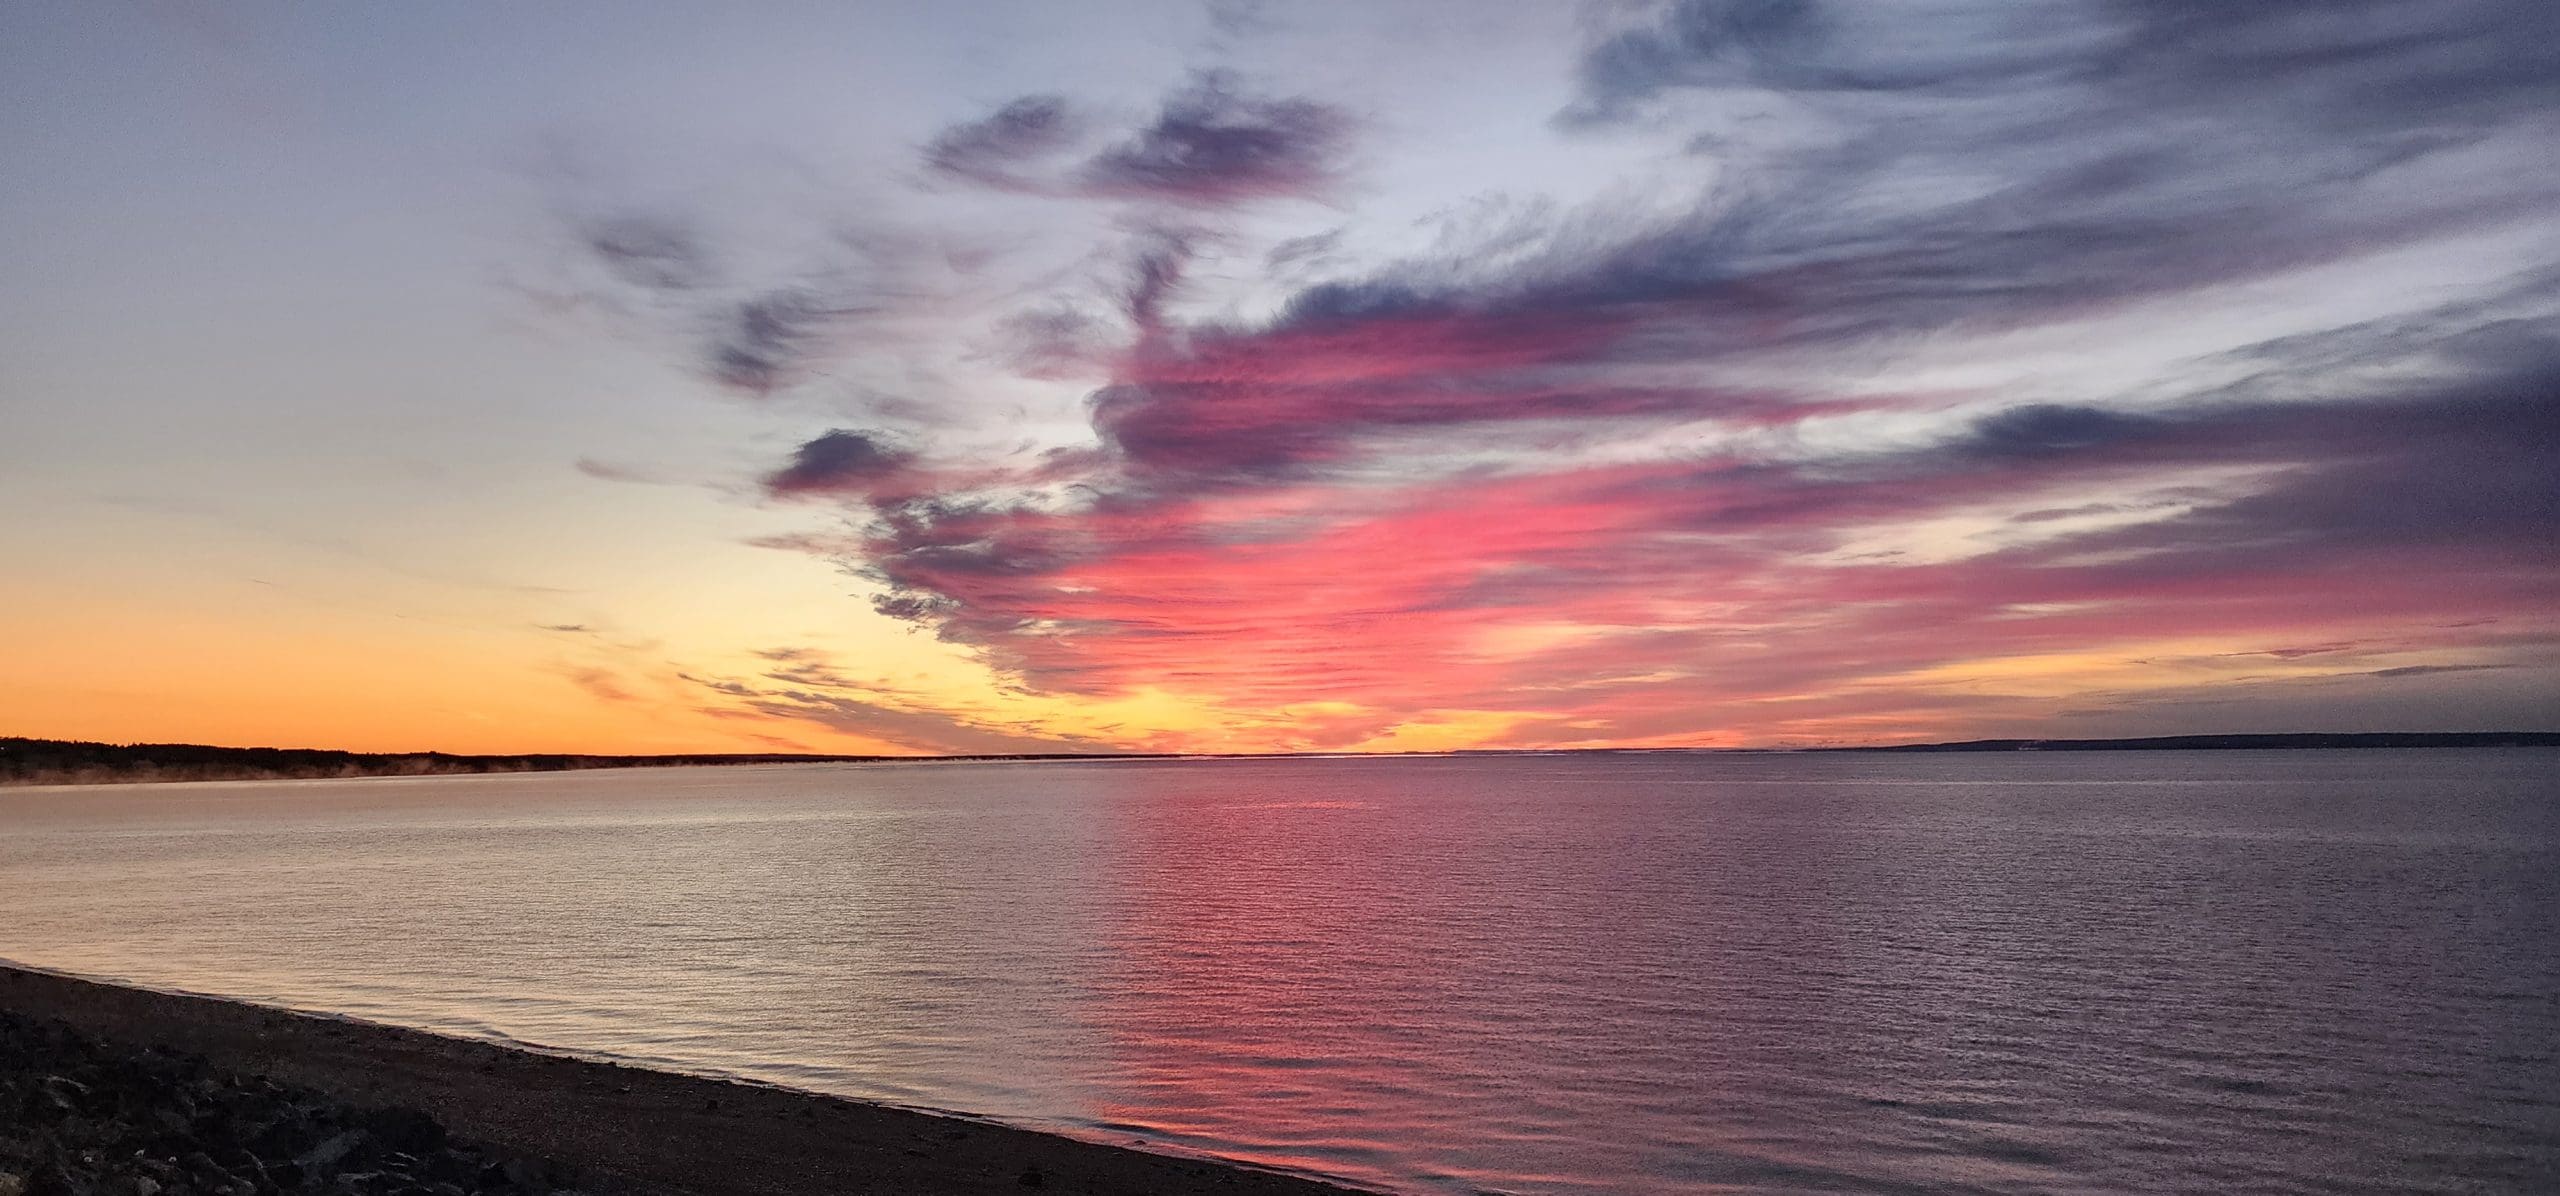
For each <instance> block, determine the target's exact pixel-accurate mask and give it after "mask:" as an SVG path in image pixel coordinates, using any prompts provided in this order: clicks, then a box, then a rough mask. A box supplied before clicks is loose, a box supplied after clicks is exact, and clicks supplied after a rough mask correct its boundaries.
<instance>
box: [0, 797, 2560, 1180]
mask: <svg viewBox="0 0 2560 1196" xmlns="http://www.w3.org/2000/svg"><path fill="white" fill-rule="evenodd" d="M2555 777H2560V752H2550V751H2532V750H2515V751H2430V752H2353V753H2324V752H2285V753H2194V754H2188V753H2177V754H2166V753H2161V754H2151V753H2145V754H2088V755H2081V754H2072V755H2063V754H2003V755H1997V756H1939V757H1912V756H1892V757H1843V756H1820V757H1806V756H1747V757H1677V756H1632V757H1611V758H1589V757H1580V758H1576V757H1549V758H1513V759H1481V758H1479V759H1404V760H1386V761H1357V760H1305V761H1289V762H1267V763H1266V762H1187V763H1153V764H1109V765H1093V764H1087V765H1057V766H1047V765H998V766H956V765H923V766H896V767H881V766H871V767H861V766H855V767H787V768H760V769H700V770H696V769H687V770H670V771H647V772H616V773H587V774H566V775H562V774H554V775H538V776H520V777H475V778H452V779H433V780H373V781H355V782H325V783H302V784H239V785H190V786H167V787H150V788H105V789H88V790H60V789H55V790H0V956H6V957H9V958H13V959H17V960H20V961H24V962H28V963H34V964H39V965H44V966H49V967H55V968H60V969H65V970H69V971H75V972H83V973H90V974H97V975H105V976H114V977H122V978H127V979H132V980H137V981H141V982H145V983H150V984H157V985H163V986H170V987H177V988H185V989H191V990H196V991H204V992H214V993H222V994H227V995H233V996H241V997H248V998H254V999H259V1000H264V1001H270V1002H277V1003H282V1004H288V1005H294V1006H299V1007H304V1008H311V1009H321V1010H334V1011H341V1012H348V1013H353V1014H357V1015H360V1016H364V1017H369V1018H374V1019H378V1020H384V1021H392V1022H400V1023H407V1024H412V1025H418V1026H425V1027H429V1028H433V1029H439V1030H446V1031H453V1032H460V1033H466V1034H478V1035H493V1036H503V1037H507V1038H512V1039H519V1040H524V1041H529V1042H535V1043H542V1044H548V1045H551V1046H555V1047H560V1048H566V1049H571V1050H576V1051H581V1052H590V1053H601V1054H610V1055H614V1056H618V1057H625V1058H633V1059H639V1060H645V1061H654V1062H657V1063H661V1064H666V1065H673V1066H676V1067H679V1068H685V1069H690V1070H696V1071H703V1072H715V1073H725V1074H734V1075H741V1076H748V1077H756V1078H761V1079H766V1080H772V1081H778V1082H781V1083H785V1084H791V1085H795V1086H800V1087H806V1088H813V1089H819V1090H823V1091H828V1092H836V1093H843V1094H849V1095H853V1096H861V1097H871V1098H879V1099H886V1100H891V1101H897V1102H903V1103H909V1104H918V1105H927V1106H935V1107H943V1108H953V1109H966V1110H973V1111H978V1112H983V1113H988V1114H992V1115H995V1116H998V1117H1002V1118H1005V1119H1008V1120H1013V1121H1018V1122H1024V1123H1031V1124H1037V1125H1042V1126H1047V1127H1051V1128H1062V1129H1066V1130H1069V1131H1070V1132H1075V1133H1078V1134H1081V1135H1084V1136H1089V1137H1098V1138H1102V1139H1104V1140H1108V1141H1120V1142H1126V1141H1131V1140H1134V1139H1143V1140H1145V1141H1146V1142H1148V1143H1151V1144H1155V1145H1158V1146H1160V1147H1170V1148H1176V1149H1191V1150H1198V1151H1207V1152H1211V1153H1215V1154H1220V1155H1225V1156H1230V1157H1237V1158H1244V1159H1252V1160H1259V1161H1263V1162H1266V1163H1272V1164H1279V1165H1286V1166H1292V1167H1298V1168H1304V1169H1307V1170H1312V1171H1318V1172H1323V1173H1326V1174H1330V1175H1336V1176H1342V1177H1348V1178H1350V1179H1352V1180H1355V1181H1359V1182H1364V1183H1368V1184H1373V1185H1378V1186H1383V1187H1392V1188H1397V1189H1407V1190H1418V1191H1428V1192H1442V1191H1449V1192H1457V1191H1469V1190H1475V1189H1485V1190H1492V1191H1503V1192H1583V1191H1608V1192H1703V1191H1722V1190H1728V1189H1747V1190H1758V1189H1780V1190H1804V1191H1913V1190H1921V1189H1928V1190H1950V1189H1977V1190H2002V1191H2039V1192H2042V1191H2072V1190H2079V1191H2124V1190H2129V1189H2142V1190H2170V1189H2188V1190H2213V1191H2237V1190H2248V1191H2284V1190H2300V1191H2324V1192H2326V1191H2353V1190H2375V1191H2382V1190H2389V1191H2407V1190H2423V1189H2436V1190H2448V1191H2451V1190H2482V1189H2488V1190H2532V1189H2542V1190H2551V1189H2553V1188H2555V1187H2560V1061H2555V1052H2560V781H2555V780H2554V778H2555Z"/></svg>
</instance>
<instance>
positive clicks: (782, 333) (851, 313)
mask: <svg viewBox="0 0 2560 1196" xmlns="http://www.w3.org/2000/svg"><path fill="white" fill-rule="evenodd" d="M877 310H878V308H877V306H876V305H875V304H873V303H871V302H869V301H867V300H865V299H863V298H860V297H858V296H855V295H851V294H841V293H840V294H833V295H830V294H827V293H824V292H822V291H820V290H818V289H816V288H813V287H799V286H795V287H789V288H785V289H782V290H776V291H769V292H766V293H764V294H760V295H755V296H751V297H749V298H746V299H743V300H740V301H738V302H736V303H733V304H730V305H728V306H727V307H726V308H725V309H723V310H721V311H720V312H718V313H717V314H716V316H715V317H714V318H715V322H716V327H714V329H713V330H712V333H711V335H710V337H709V338H708V339H707V340H706V341H705V342H704V345H703V350H702V360H703V365H704V369H705V370H706V372H707V373H708V374H709V375H710V377H711V379H712V380H713V381H715V382H718V383H720V384H721V385H723V386H727V387H730V388H732V389H735V390H739V391H744V392H747V393H749V394H755V395H768V394H771V393H773V392H774V391H776V390H780V389H782V388H783V387H786V386H789V385H791V384H793V383H795V382H798V381H801V380H802V379H804V378H806V377H807V376H808V374H809V372H810V371H811V369H812V368H813V367H814V365H815V363H816V362H818V361H821V360H823V359H825V358H826V357H828V356H830V355H831V350H832V349H833V348H835V340H836V338H838V337H840V336H841V335H843V334H844V332H845V330H846V328H847V326H848V325H850V324H851V323H852V322H853V321H855V320H857V319H859V318H860V317H862V316H864V315H868V314H871V313H873V312H875V311H877Z"/></svg>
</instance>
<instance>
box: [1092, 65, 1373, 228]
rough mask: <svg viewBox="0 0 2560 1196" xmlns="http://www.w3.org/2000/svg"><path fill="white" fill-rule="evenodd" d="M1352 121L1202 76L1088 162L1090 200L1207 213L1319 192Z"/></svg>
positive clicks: (1336, 166)
mask: <svg viewBox="0 0 2560 1196" xmlns="http://www.w3.org/2000/svg"><path fill="white" fill-rule="evenodd" d="M1350 135H1351V121H1350V119H1349V117H1348V116H1347V115H1346V114H1344V113H1343V112H1342V110H1341V109H1339V108H1336V107H1334V106H1332V105H1329V104H1325V103H1321V102H1318V101H1315V100H1309V99H1301V98H1270V97H1262V96H1255V95H1251V94H1249V93H1246V92H1244V91H1242V90H1241V89H1240V88H1239V85H1238V84H1237V82H1236V81H1235V80H1234V79H1233V78H1232V77H1230V76H1227V75H1224V74H1219V73H1203V74H1199V75H1196V76H1194V77H1193V78H1192V80H1191V82H1190V83H1189V84H1188V85H1186V86H1185V87H1183V88H1182V89H1181V90H1179V91H1176V92H1175V93H1173V94H1172V95H1170V96H1168V97H1166V99H1165V101H1164V105H1163V107H1162V108H1161V109H1160V110H1158V112H1157V113H1156V116H1155V119H1154V120H1152V121H1150V122H1149V123H1148V124H1147V125H1146V126H1145V127H1143V128H1141V129H1139V130H1138V131H1137V132H1136V133H1135V134H1134V135H1132V136H1131V137H1129V138H1128V139H1127V140H1125V141H1122V142H1121V143H1120V144H1118V145H1115V146H1113V147H1111V148H1110V149H1107V150H1105V151H1103V152H1102V153H1101V154H1099V155H1097V156H1095V157H1094V158H1093V160H1091V161H1090V162H1087V163H1086V164H1085V165H1084V167H1083V168H1082V170H1080V171H1079V172H1078V174H1077V183H1078V184H1079V186H1080V187H1081V188H1082V189H1083V190H1085V191H1087V192H1090V193H1093V194H1097V195H1105V196H1113V197H1118V198H1127V199H1148V200H1160V201H1164V202H1168V203H1176V204H1187V205H1193V206H1200V207H1215V206H1222V205H1227V204H1234V203H1240V202H1244V201H1248V200H1255V199H1267V198H1273V197H1279V196H1312V195H1318V194H1321V193H1323V192H1324V191H1325V190H1326V189H1327V188H1328V187H1330V186H1331V185H1332V184H1333V183H1334V181H1335V180H1336V178H1337V177H1338V175H1339V173H1340V171H1341V168H1342V160H1341V159H1342V155H1343V153H1344V151H1345V150H1346V149H1348V147H1349V144H1350Z"/></svg>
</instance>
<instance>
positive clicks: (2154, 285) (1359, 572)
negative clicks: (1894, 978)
mask: <svg viewBox="0 0 2560 1196" xmlns="http://www.w3.org/2000/svg"><path fill="white" fill-rule="evenodd" d="M0 161H6V162H7V163H9V166H8V168H7V169H5V170H0V562H5V564H0V645H5V648H0V734H15V735H28V736H41V737H55V738H81V739H104V740H112V741H188V742H210V743H227V744H275V745H291V746H312V747H339V748H352V749H361V750H423V749H441V750H447V751H465V752H521V751H586V752H666V751H822V752H882V753H984V752H1046V751H1109V750H1146V751H1412V750H1425V751H1427V750H1444V749H1454V748H1476V747H1522V748H1564V747H1597V746H1702V747H1708V746H1762V747H1770V746H1812V745H1833V744H1852V743H1887V742H1911V741H1925V740H1944V739H1961V738H1973V737H1995V736H1997V737H2007V736H2025V737H2041V738H2059V737H2090V736H2131V735H2154V734H2180V733H2196V732H2239V731H2362V730H2410V731H2454V730H2509V729H2548V728H2553V727H2555V726H2560V320H2555V314H2560V6H2554V5H2550V4H2547V3H2543V2H2541V0H2263V2H2260V3H2252V4H2231V3H2225V2H2223V0H1893V2H1889V3H1883V2H1874V0H1865V2H1857V3H1851V2H1848V0H1830V2H1826V0H1676V2H1673V3H1616V2H1606V0H1603V2H1596V3H1587V4H1576V3H1568V2H1563V0H1538V2H1526V0H1518V2H1514V0H1467V2H1465V3H1458V2H1454V0H1451V2H1442V3H1418V2H1411V0H1364V2H1362V3H1342V4H1331V3H1292V4H1278V3H1269V4H1263V3H1253V2H1251V0H1208V2H1206V3H1203V2H1199V0H1187V2H1178V3H1177V2H1167V3H1135V2H1120V3H1092V4H1050V3H1015V4H1008V3H993V2H990V3H980V4H969V5H907V4H887V3H882V4H841V3H826V4H818V3H810V4H759V5H722V6H717V7H711V6H697V5H661V4H649V3H636V2H635V3H619V2H618V3H610V4H608V3H586V4H559V5H544V6H530V5H505V4H495V3H461V2H450V3H437V4H421V5H295V4H229V3H221V4H215V3H194V2H188V0H151V2H137V3H106V4H90V5H9V6H5V7H0Z"/></svg>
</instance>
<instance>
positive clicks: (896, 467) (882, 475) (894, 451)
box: [765, 428, 916, 496]
mask: <svg viewBox="0 0 2560 1196" xmlns="http://www.w3.org/2000/svg"><path fill="white" fill-rule="evenodd" d="M915 465H916V458H915V454H914V453H912V452H910V451H908V450H906V449H903V448H900V447H898V446H896V445H893V444H891V443H889V442H888V441H886V440H883V439H881V438H880V437H879V436H877V435H874V434H871V433H866V432H856V431H851V430H848V429H844V428H837V429H834V430H832V431H828V432H825V433H822V434H820V435H818V436H816V437H814V438H812V439H810V440H809V441H808V442H807V443H804V444H802V445H801V446H800V447H799V448H797V449H795V450H793V451H792V454H791V463H790V464H788V465H785V466H783V467H782V468H781V469H778V470H776V471H774V472H773V473H771V474H769V475H767V476H766V477H765V488H766V489H768V490H770V491H772V492H773V493H775V494H784V495H788V494H809V493H832V494H843V495H849V496H851V495H860V496H871V495H875V494H879V493H882V492H883V491H884V490H897V489H899V488H900V487H901V485H902V483H903V482H904V481H905V480H906V479H908V478H909V477H910V475H911V474H912V471H913V470H914V469H915Z"/></svg>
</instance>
